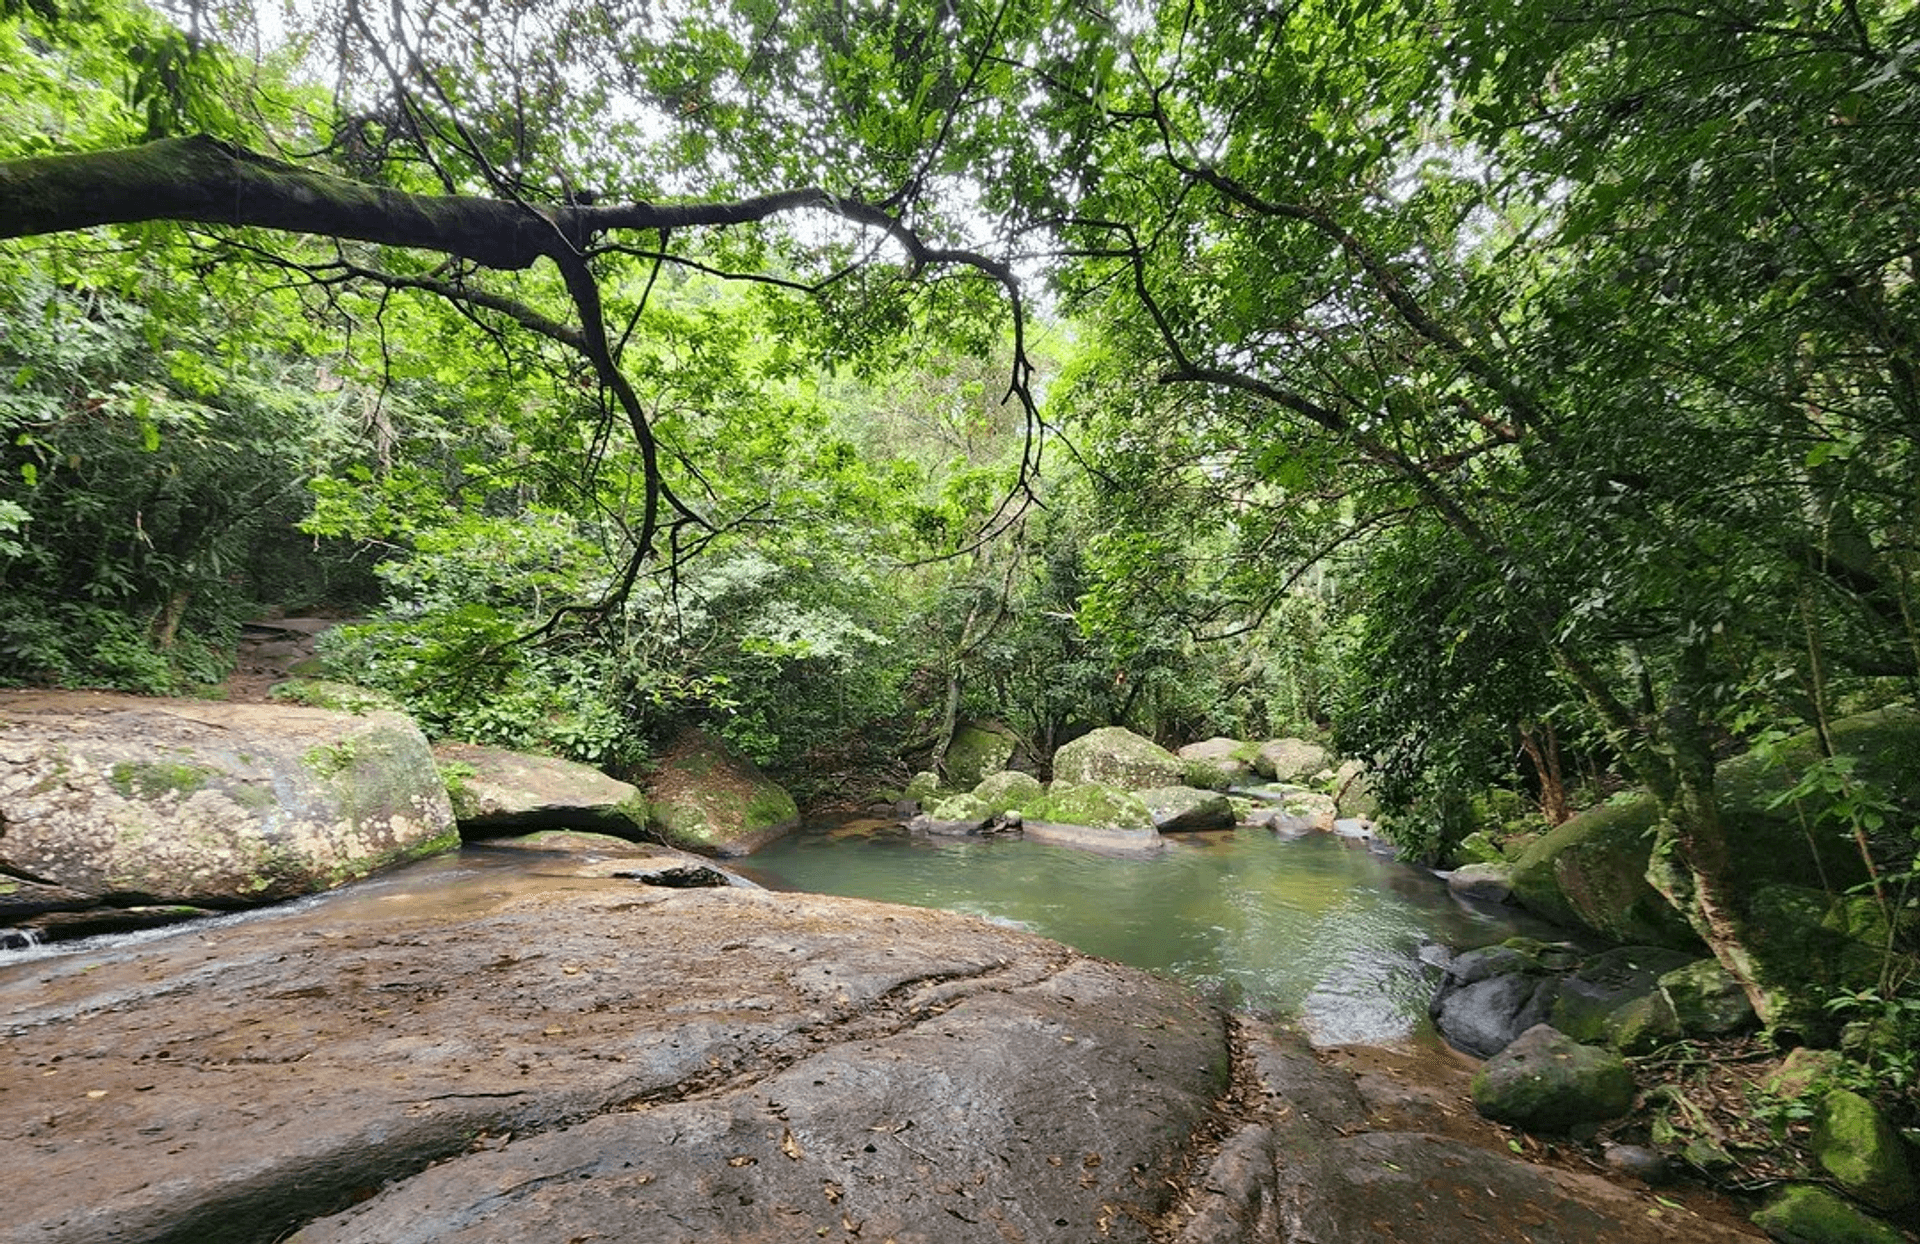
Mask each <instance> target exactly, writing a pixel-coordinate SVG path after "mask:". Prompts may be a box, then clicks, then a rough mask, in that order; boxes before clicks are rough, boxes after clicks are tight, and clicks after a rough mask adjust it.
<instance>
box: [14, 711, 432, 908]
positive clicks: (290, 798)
mask: <svg viewBox="0 0 1920 1244" xmlns="http://www.w3.org/2000/svg"><path fill="white" fill-rule="evenodd" d="M458 843H459V834H458V832H457V831H456V830H455V828H454V818H453V809H452V807H451V806H450V804H449V803H448V800H447V793H446V788H445V786H444V785H443V784H442V782H441V778H440V775H439V773H438V772H437V771H436V769H435V768H434V763H433V755H432V753H431V752H430V751H429V750H428V748H427V741H426V739H425V738H424V737H423V736H422V735H421V733H420V730H419V727H417V726H416V725H415V724H414V723H413V721H412V719H411V718H408V717H405V716H402V715H400V714H398V713H390V712H371V713H364V714H353V713H339V712H331V711H328V710H325V709H317V708H306V707H300V706H295V705H286V704H222V703H213V702H208V701H201V700H165V699H144V698H140V697H136V696H125V695H106V694H99V693H91V692H0V923H6V924H13V925H23V924H24V925H31V924H32V923H33V920H32V917H34V916H35V915H37V914H41V913H46V912H53V911H60V910H67V911H72V910H75V909H84V908H88V907H92V906H95V905H99V904H109V905H114V906H127V905H136V904H138V905H162V904H164V905H185V906H198V907H233V906H239V905H245V904H251V903H261V902H271V901H275V900H279V899H284V898H289V897H292V896H294V895H298V894H307V893H311V892H313V891H316V890H324V889H327V888H329V887H331V886H334V885H338V884H339V883H341V882H343V881H347V880H350V879H353V878H355V877H362V876H366V875H367V874H369V873H372V872H375V871H377V870H379V869H381V868H383V867H386V866H388V865H391V864H395V863H399V862H401V861H403V860H408V859H413V858H417V857H419V856H422V855H428V854H433V853H435V852H438V851H442V850H445V849H447V848H449V847H453V846H456V845H458ZM16 878H20V879H25V878H31V879H33V880H34V882H35V883H36V884H32V885H27V884H22V883H21V882H18V881H16V880H15V879H16Z"/></svg>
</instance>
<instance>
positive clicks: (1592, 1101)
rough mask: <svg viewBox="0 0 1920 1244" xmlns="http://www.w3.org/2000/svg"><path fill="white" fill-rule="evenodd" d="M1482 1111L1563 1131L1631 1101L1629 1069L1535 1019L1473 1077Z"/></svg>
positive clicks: (1619, 1110) (1619, 1111)
mask: <svg viewBox="0 0 1920 1244" xmlns="http://www.w3.org/2000/svg"><path fill="white" fill-rule="evenodd" d="M1472 1091H1473V1104H1474V1108H1475V1109H1477V1110H1478V1111H1479V1112H1480V1113H1481V1114H1483V1115H1485V1116H1487V1117H1488V1118H1489V1119H1495V1120H1497V1121H1499V1122H1501V1123H1511V1124H1513V1125H1514V1126H1515V1127H1524V1128H1526V1129H1527V1130H1528V1131H1534V1132H1564V1131H1567V1130H1569V1129H1571V1128H1574V1127H1577V1126H1579V1125H1581V1124H1583V1123H1598V1122H1601V1121H1603V1120H1606V1119H1613V1118H1618V1117H1619V1116H1620V1115H1623V1114H1625V1113H1626V1112H1627V1110H1628V1109H1629V1108H1630V1107H1631V1106H1632V1105H1633V1091H1634V1090H1633V1073H1632V1072H1631V1071H1629V1070H1628V1069H1627V1064H1626V1062H1625V1060H1624V1059H1622V1058H1621V1057H1620V1056H1619V1055H1618V1054H1615V1053H1613V1052H1612V1051H1611V1050H1601V1049H1596V1048H1594V1047H1593V1046H1590V1045H1581V1044H1580V1043H1579V1042H1577V1041H1574V1040H1573V1039H1572V1038H1570V1037H1567V1036H1566V1035H1564V1034H1562V1033H1560V1032H1557V1031H1555V1030H1554V1029H1553V1028H1551V1027H1549V1026H1548V1025H1546V1024H1537V1025H1535V1026H1534V1027H1532V1028H1529V1029H1527V1030H1526V1031H1525V1032H1523V1033H1521V1034H1520V1035H1519V1036H1518V1037H1516V1038H1515V1039H1514V1040H1513V1042H1512V1043H1511V1044H1510V1045H1508V1046H1507V1048H1506V1049H1504V1050H1502V1051H1500V1052H1499V1053H1498V1054H1496V1055H1494V1056H1493V1057H1492V1058H1490V1059H1488V1060H1487V1062H1486V1065H1485V1066H1483V1067H1481V1068H1480V1070H1479V1072H1478V1073H1477V1074H1476V1075H1475V1076H1474V1077H1473V1088H1472Z"/></svg>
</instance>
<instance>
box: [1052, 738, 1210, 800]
mask: <svg viewBox="0 0 1920 1244" xmlns="http://www.w3.org/2000/svg"><path fill="white" fill-rule="evenodd" d="M1181 775H1182V774H1181V764H1180V758H1179V757H1178V756H1175V755H1174V754H1173V753H1172V752H1170V751H1168V750H1167V749H1166V748H1164V747H1162V746H1160V745H1159V744H1158V743H1155V742H1154V741H1153V740H1152V739H1145V738H1142V737H1140V736H1139V735H1137V734H1135V733H1134V732H1133V731H1131V730H1128V729H1126V728H1124V727H1122V726H1105V727H1102V728H1101V729H1099V730H1095V731H1093V732H1092V733H1090V734H1085V735H1082V736H1081V737H1079V738H1077V739H1075V740H1074V741H1073V742H1071V743H1068V744H1066V745H1065V746H1063V747H1061V748H1060V749H1059V750H1058V751H1056V752H1054V754H1053V779H1054V782H1055V783H1056V784H1059V783H1065V784H1066V785H1067V786H1086V785H1093V786H1108V787H1117V788H1118V789H1120V790H1150V789H1152V788H1153V787H1156V786H1178V785H1180V784H1181V782H1180V779H1181Z"/></svg>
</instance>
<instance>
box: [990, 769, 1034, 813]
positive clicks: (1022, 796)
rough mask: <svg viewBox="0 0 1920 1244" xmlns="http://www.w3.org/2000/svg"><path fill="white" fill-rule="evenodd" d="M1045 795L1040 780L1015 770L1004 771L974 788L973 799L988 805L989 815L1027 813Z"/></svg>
mask: <svg viewBox="0 0 1920 1244" xmlns="http://www.w3.org/2000/svg"><path fill="white" fill-rule="evenodd" d="M1045 794H1046V787H1044V786H1042V785H1041V784H1040V779H1039V778H1036V777H1034V776H1033V775H1032V774H1031V773H1021V772H1019V771H1017V770H1014V769H1003V770H1001V771H1000V772H999V773H996V774H993V775H992V776H991V777H988V778H984V779H982V780H981V782H980V784H979V785H978V786H975V787H974V788H973V797H974V798H975V799H978V800H979V801H980V802H981V803H982V804H984V805H986V807H987V810H988V812H989V814H994V813H1001V812H1025V811H1027V809H1028V808H1030V807H1032V806H1033V805H1034V804H1036V803H1038V802H1039V800H1040V799H1041V797H1042V796H1043V795H1045Z"/></svg>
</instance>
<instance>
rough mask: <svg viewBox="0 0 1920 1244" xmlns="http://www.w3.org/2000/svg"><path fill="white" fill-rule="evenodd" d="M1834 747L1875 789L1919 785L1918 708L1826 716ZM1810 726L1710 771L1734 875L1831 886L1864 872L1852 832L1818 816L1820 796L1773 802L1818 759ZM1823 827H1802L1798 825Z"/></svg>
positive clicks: (1861, 877) (1824, 805)
mask: <svg viewBox="0 0 1920 1244" xmlns="http://www.w3.org/2000/svg"><path fill="white" fill-rule="evenodd" d="M1827 730H1828V737H1829V738H1830V739H1831V740H1832V743H1833V749H1834V753H1835V754H1836V755H1838V756H1844V757H1847V758H1848V762H1849V763H1850V764H1851V765H1852V766H1853V779H1854V780H1855V781H1856V782H1857V783H1859V784H1861V785H1863V786H1866V787H1870V788H1877V789H1879V790H1882V791H1894V792H1905V791H1912V790H1915V789H1920V712H1915V711H1914V710H1912V709H1906V708H1887V709H1881V710H1879V711H1877V712H1871V713H1861V714H1858V715H1856V716H1853V717H1845V718H1842V719H1840V720H1839V721H1836V722H1834V723H1833V724H1832V725H1830V726H1829V727H1828V728H1827ZM1821 755H1822V753H1821V750H1820V740H1819V737H1818V736H1817V735H1816V734H1815V733H1814V732H1813V731H1811V730H1808V731H1805V732H1803V733H1801V734H1798V735H1795V736H1794V737H1793V738H1791V739H1788V740H1786V741H1785V742H1784V743H1781V744H1778V745H1776V746H1775V747H1774V748H1773V749H1772V750H1771V751H1770V752H1769V753H1767V754H1764V755H1763V754H1760V753H1756V752H1748V753H1746V754H1744V755H1740V756H1735V757H1732V758H1731V759H1729V760H1727V761H1725V762H1724V763H1722V764H1721V765H1720V768H1719V770H1718V772H1717V773H1716V774H1715V777H1714V785H1715V789H1716V791H1717V792H1718V795H1719V799H1720V815H1721V817H1722V818H1723V819H1724V820H1725V821H1726V825H1727V833H1728V836H1729V837H1730V838H1731V840H1732V841H1733V842H1734V843H1735V844H1736V849H1735V851H1734V852H1733V859H1732V863H1733V867H1734V869H1735V872H1736V874H1737V875H1738V876H1739V878H1740V879H1741V881H1742V882H1743V883H1744V884H1746V885H1747V886H1754V885H1758V884H1761V883H1763V882H1767V881H1780V882H1789V883H1800V884H1813V883H1815V882H1816V881H1817V879H1821V878H1824V879H1825V884H1826V885H1827V886H1828V887H1830V888H1831V889H1833V890H1834V891H1836V892H1838V891H1841V890H1844V889H1847V888H1849V887H1851V886H1854V885H1857V884H1859V883H1860V882H1862V881H1865V880H1866V868H1865V865H1864V864H1863V863H1862V862H1861V859H1860V854H1859V851H1858V850H1857V849H1856V848H1855V846H1854V844H1853V842H1852V840H1851V839H1850V838H1849V837H1848V836H1847V835H1846V834H1845V833H1843V832H1840V830H1839V829H1838V828H1837V827H1829V826H1827V825H1825V824H1823V818H1824V817H1825V814H1826V813H1827V812H1828V810H1829V806H1830V805H1829V803H1828V801H1827V798H1823V797H1820V796H1812V797H1808V798H1804V799H1802V800H1800V801H1798V802H1797V803H1785V804H1782V805H1781V806H1779V807H1775V806H1773V805H1774V804H1775V802H1776V801H1778V800H1779V799H1781V797H1782V796H1784V795H1785V794H1786V793H1787V792H1788V791H1790V790H1792V789H1793V788H1794V786H1796V785H1797V784H1798V783H1799V782H1800V780H1801V778H1802V777H1804V776H1805V775H1806V773H1807V771H1808V770H1809V769H1810V768H1812V766H1813V765H1814V764H1816V763H1817V762H1818V761H1819V760H1820V759H1821ZM1809 825H1815V826H1822V828H1823V829H1826V831H1827V832H1818V833H1812V834H1809V833H1808V832H1807V831H1806V826H1809Z"/></svg>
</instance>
